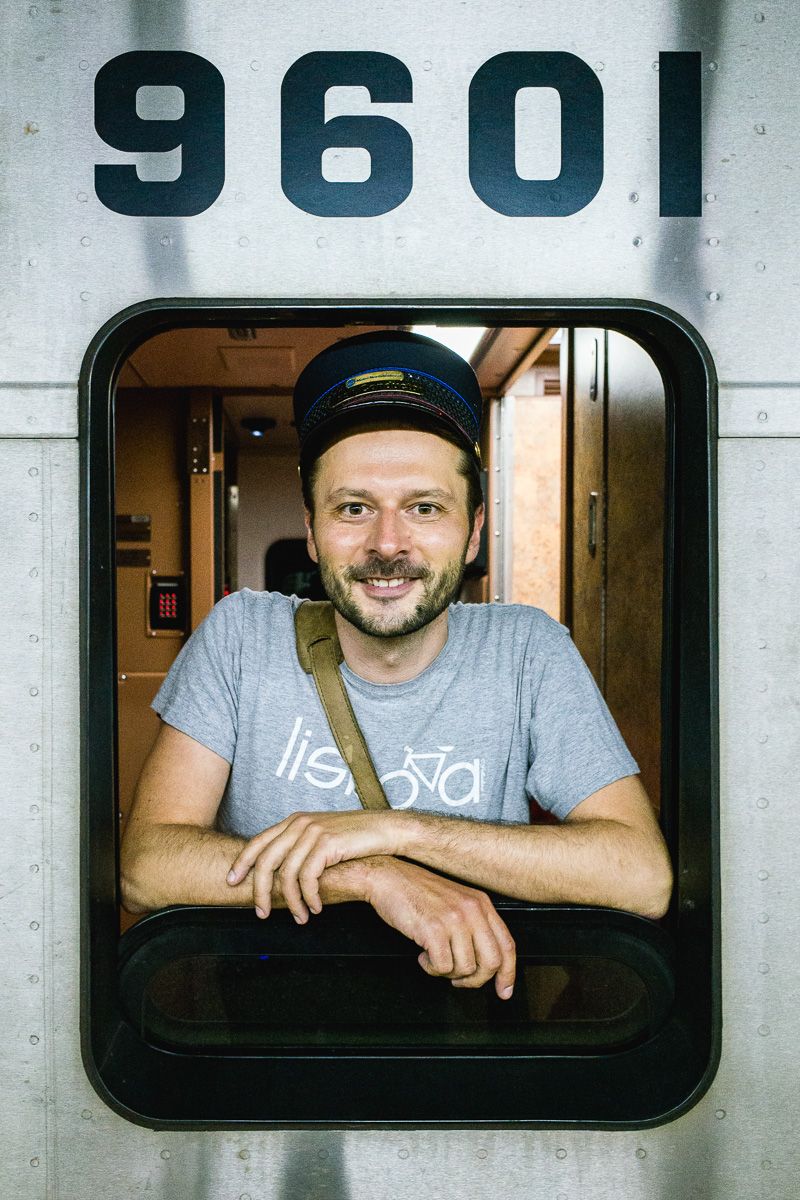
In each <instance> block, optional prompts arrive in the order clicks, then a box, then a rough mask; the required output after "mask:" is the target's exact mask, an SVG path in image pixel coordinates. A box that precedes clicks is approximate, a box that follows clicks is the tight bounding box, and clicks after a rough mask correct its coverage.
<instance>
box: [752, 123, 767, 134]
mask: <svg viewBox="0 0 800 1200" xmlns="http://www.w3.org/2000/svg"><path fill="white" fill-rule="evenodd" d="M753 128H754V129H755V131H756V133H766V132H767V127H766V125H761V124H760V123H759V124H758V125H754V126H753Z"/></svg>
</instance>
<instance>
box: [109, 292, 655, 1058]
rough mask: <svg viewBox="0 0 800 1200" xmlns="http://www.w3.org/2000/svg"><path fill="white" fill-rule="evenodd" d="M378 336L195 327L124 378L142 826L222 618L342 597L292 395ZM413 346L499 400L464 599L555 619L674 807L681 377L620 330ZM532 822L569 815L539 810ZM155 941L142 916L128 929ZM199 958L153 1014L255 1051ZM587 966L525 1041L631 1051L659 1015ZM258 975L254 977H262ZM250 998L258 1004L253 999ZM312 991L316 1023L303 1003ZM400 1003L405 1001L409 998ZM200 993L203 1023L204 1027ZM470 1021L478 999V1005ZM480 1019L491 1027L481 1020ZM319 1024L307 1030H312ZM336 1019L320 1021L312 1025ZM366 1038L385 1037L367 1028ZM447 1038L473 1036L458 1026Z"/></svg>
mask: <svg viewBox="0 0 800 1200" xmlns="http://www.w3.org/2000/svg"><path fill="white" fill-rule="evenodd" d="M232 317H233V314H232ZM368 328H376V327H375V326H364V325H359V326H353V325H342V326H340V327H332V326H330V325H324V326H323V325H318V326H305V327H300V326H278V325H275V324H264V325H260V326H256V325H239V324H231V325H230V326H229V327H227V328H226V327H219V326H216V325H215V326H198V327H193V328H176V329H172V330H169V331H167V332H161V333H158V334H157V335H155V336H153V337H151V338H150V339H149V340H148V341H145V342H144V343H142V344H141V345H139V346H137V348H136V349H134V350H133V351H132V352H131V353H130V355H129V357H128V358H127V360H126V361H125V363H124V365H123V366H122V369H121V371H120V374H119V377H118V380H117V385H116V396H115V513H116V596H117V703H118V747H117V763H118V770H117V788H118V809H119V818H120V821H121V822H124V820H125V815H126V813H127V811H128V808H129V806H130V803H131V799H132V796H133V793H134V789H135V785H136V780H137V778H138V774H139V771H140V769H141V766H142V763H143V761H144V759H145V757H146V755H147V753H148V751H149V749H150V746H151V745H152V743H153V740H154V738H155V736H156V733H157V729H158V723H159V719H158V718H157V717H156V715H155V714H154V713H153V711H152V710H151V709H150V707H149V706H150V701H151V700H152V698H153V696H154V695H155V693H156V691H157V689H158V687H159V685H160V683H161V681H162V680H163V679H164V677H165V675H166V672H167V671H168V670H169V667H170V665H171V663H172V662H173V660H174V659H175V657H176V655H177V653H178V651H179V650H180V648H181V646H182V645H183V644H184V642H185V641H186V639H187V638H188V636H189V635H190V633H191V632H192V630H193V629H195V628H196V627H197V626H198V625H199V623H200V622H201V621H202V620H203V618H204V616H205V615H206V613H207V612H208V611H209V610H210V608H211V607H212V606H213V605H214V603H215V602H216V601H217V600H219V599H220V598H221V597H222V596H223V595H225V594H227V593H229V592H232V591H235V590H237V589H239V588H244V587H247V588H252V589H256V590H262V589H266V590H277V591H281V592H284V593H287V594H292V593H295V594H297V595H299V596H309V597H315V596H318V595H319V594H320V593H319V581H318V578H317V574H316V571H315V569H314V564H313V563H312V562H311V560H310V559H309V558H308V554H307V551H306V547H305V528H304V521H303V509H302V500H301V494H300V486H299V480H298V475H297V465H296V460H297V440H296V433H295V430H294V428H293V422H292V407H291V393H292V387H293V383H294V380H295V379H296V377H297V375H298V373H299V372H300V371H301V370H302V368H303V367H304V366H305V364H306V363H307V362H308V361H309V360H310V359H311V358H312V357H313V356H314V355H315V354H316V353H318V352H319V351H320V350H322V349H323V348H324V347H325V346H326V345H328V344H330V343H331V342H332V341H333V340H335V339H337V338H344V337H347V336H350V335H352V334H354V333H357V332H363V331H365V330H366V329H368ZM405 328H408V326H405ZM413 328H415V329H418V330H419V331H420V332H424V333H427V334H429V335H430V336H432V337H437V338H439V339H440V340H442V341H444V342H445V343H446V344H448V345H451V346H452V347H453V348H454V349H456V350H457V351H459V352H460V353H462V354H463V355H464V357H466V358H468V359H469V360H470V361H471V363H472V365H473V367H474V369H475V371H476V373H477V376H478V379H479V382H480V385H481V388H482V392H483V395H484V399H485V421H484V432H483V444H482V459H483V465H484V492H485V500H486V506H487V521H486V527H485V537H484V544H483V546H482V549H481V553H480V555H479V557H478V560H477V561H476V563H475V564H473V567H472V568H471V569H470V570H469V571H468V574H467V576H466V577H465V580H464V584H463V590H462V597H461V598H462V600H464V601H465V602H489V603H495V602H499V603H524V604H531V605H536V606H538V607H540V608H542V609H544V610H545V611H546V612H547V613H548V614H550V615H551V616H552V617H554V618H555V619H556V620H559V621H561V622H562V623H563V624H565V625H566V626H567V627H568V628H569V629H570V631H571V634H572V636H573V638H574V640H575V642H576V644H577V646H578V648H579V650H580V651H581V653H582V655H583V657H584V658H585V660H586V661H587V663H588V665H589V667H590V669H591V670H592V672H593V674H594V677H595V679H596V681H597V684H598V686H599V687H600V689H601V691H602V692H603V694H604V696H605V698H606V700H607V703H608V705H609V707H610V709H611V711H612V713H613V715H614V717H615V719H616V721H617V723H618V725H619V727H620V729H621V731H622V733H623V736H624V737H625V739H626V741H627V743H628V745H629V747H630V749H631V751H632V753H633V755H634V757H635V758H636V759H637V761H638V763H639V765H640V767H641V772H642V777H643V781H644V784H645V786H646V788H647V791H648V794H649V796H650V798H651V800H652V803H653V805H654V806H655V808H656V809H659V807H660V805H661V802H662V798H661V781H662V769H661V761H662V746H661V740H662V731H661V724H662V723H661V711H662V709H661V705H662V678H661V676H662V628H663V598H662V593H663V579H664V545H665V480H666V477H667V470H666V462H667V409H666V400H665V388H664V383H663V381H662V377H661V374H660V372H659V370H658V369H657V367H656V365H655V363H654V362H653V360H652V359H651V358H650V356H649V355H648V354H647V353H646V352H645V351H644V350H643V349H642V348H641V347H640V346H639V345H638V344H637V343H636V342H634V341H633V340H632V339H631V338H629V337H627V336H625V335H623V334H621V333H618V332H615V331H612V330H607V329H601V328H570V329H556V328H541V327H532V326H528V327H522V326H519V325H513V326H511V325H509V326H497V327H492V328H473V327H467V326H466V325H458V324H453V325H447V326H444V325H442V326H438V327H436V326H426V325H420V326H413ZM531 819H532V820H534V821H537V820H546V819H547V815H546V814H544V813H542V812H541V810H538V808H537V806H536V804H535V802H532V806H531ZM134 923H135V922H134V918H132V917H130V916H129V915H128V914H125V913H124V912H123V913H121V927H122V930H123V932H124V931H125V930H128V929H129V927H130V926H131V925H133V924H134ZM128 936H130V935H128ZM182 961H183V963H184V965H183V966H182V967H180V969H179V968H178V967H176V966H175V965H174V963H173V964H172V965H171V966H168V967H164V969H163V970H161V974H160V975H158V976H157V977H154V979H155V982H154V983H153V986H152V987H151V989H150V992H149V994H148V997H147V1005H148V1012H149V1013H150V1015H151V1016H152V1013H153V1012H155V1011H156V1010H158V1011H159V1012H160V1018H159V1019H160V1020H162V1019H163V1020H162V1023H163V1021H166V1022H167V1024H168V1025H169V1033H168V1034H167V1033H165V1034H163V1037H164V1038H165V1039H166V1041H167V1042H168V1043H169V1044H170V1045H173V1044H179V1043H180V1044H183V1043H182V1041H181V1039H182V1038H183V1039H184V1041H185V1036H186V1035H185V1030H186V1029H187V1028H191V1030H192V1031H193V1032H192V1035H191V1037H192V1038H194V1039H195V1042H196V1039H197V1037H198V1034H197V1029H198V1028H199V1027H200V1026H201V1025H202V1027H203V1029H204V1030H205V1033H204V1034H203V1037H206V1038H207V1039H210V1040H211V1042H212V1043H214V1044H215V1045H216V1044H219V1043H220V1041H221V1040H222V1041H224V1040H225V1039H226V1038H231V1037H233V1038H234V1040H235V1035H232V1034H231V1033H230V1026H231V1020H232V1018H231V1017H230V1005H228V1006H227V1008H226V1010H225V1011H226V1014H227V1015H226V1017H225V1020H224V1021H222V1024H224V1025H225V1029H226V1030H227V1031H228V1032H227V1033H224V1034H221V1033H220V1032H219V1029H220V1028H221V1025H220V1021H221V1018H220V1019H217V1018H216V1017H214V1011H215V1010H214V1005H213V1003H212V1002H211V1001H210V1000H209V998H208V997H209V996H211V995H213V994H215V988H216V987H217V986H218V985H217V983H215V982H214V980H213V979H211V977H210V976H208V965H207V963H208V960H207V959H206V960H204V961H205V963H206V965H205V966H201V965H198V964H199V962H200V960H199V959H198V960H197V963H196V964H195V967H194V968H193V973H192V974H191V979H189V976H187V974H186V967H185V963H186V962H187V961H188V960H187V959H183V960H182ZM577 961H578V960H575V963H573V964H572V966H570V965H565V964H564V963H563V962H559V961H558V960H557V959H554V958H553V957H552V956H551V959H550V961H539V962H537V963H533V961H532V963H531V966H530V975H529V986H528V988H527V994H526V999H525V1005H526V1007H525V1011H524V1013H523V1014H522V1016H520V1013H519V1012H518V1013H517V1016H516V1018H515V1019H516V1021H517V1025H515V1026H514V1029H516V1033H515V1034H514V1036H515V1037H519V1036H520V1035H519V1028H518V1026H519V1022H520V1020H525V1021H529V1022H530V1023H531V1025H532V1026H536V1027H537V1028H538V1030H539V1035H540V1038H544V1039H545V1040H546V1039H547V1036H551V1035H552V1028H553V1025H552V1023H553V1022H556V1023H557V1022H558V1021H559V1020H560V1021H561V1022H562V1025H563V1024H564V1022H566V1025H565V1026H564V1028H566V1026H568V1027H569V1029H570V1030H572V1033H571V1035H570V1036H572V1037H573V1038H574V1037H577V1036H578V1034H576V1032H575V1030H576V1029H577V1028H578V1027H580V1029H582V1030H583V1034H582V1035H580V1036H583V1037H584V1038H588V1039H589V1043H592V1040H593V1039H597V1038H598V1037H599V1038H600V1040H601V1041H602V1036H603V1035H602V1033H598V1032H597V1031H598V1030H601V1031H602V1029H603V1028H605V1027H607V1033H608V1035H609V1036H610V1035H611V1030H612V1027H613V1029H615V1030H616V1031H617V1033H616V1034H613V1037H616V1036H617V1034H619V1036H620V1037H622V1038H623V1040H624V1036H627V1035H625V1034H624V1030H626V1029H627V1030H628V1031H629V1030H630V1028H632V1026H631V1025H630V1021H631V1020H632V1019H633V1018H632V1016H631V1014H632V1013H633V1012H634V1011H635V1010H636V1009H637V1005H639V1006H640V1005H641V996H640V995H639V992H638V991H637V989H636V986H634V984H633V983H631V982H630V980H628V979H627V977H625V978H623V975H621V974H620V971H621V968H620V969H619V970H618V971H617V973H616V974H615V973H614V971H613V970H610V969H609V966H608V963H606V965H605V967H604V968H603V969H602V970H599V969H598V962H599V960H597V959H593V960H592V962H590V960H589V959H585V960H581V961H582V962H583V967H582V968H579V966H578V965H576V963H577ZM242 963H243V964H244V958H242ZM592 963H593V964H594V965H592ZM587 964H588V965H587ZM351 965H352V964H351ZM298 969H299V968H298V966H297V962H296V961H295V966H294V968H293V970H294V971H295V972H297V970H298ZM309 969H311V968H310V967H309ZM314 969H315V970H318V968H314ZM581 971H582V972H583V973H582V974H581ZM203 972H206V974H203ZM242 972H243V974H242V976H241V980H242V981H244V980H245V977H246V975H247V969H246V964H244V965H243V966H242ZM212 974H213V973H212ZM349 974H350V977H351V978H352V971H350V972H349ZM297 978H298V979H299V976H297ZM385 982H386V981H385ZM428 982H429V981H428ZM253 986H255V984H254V985H253ZM393 986H394V985H393ZM415 986H416V985H415ZM387 987H388V983H387ZM242 989H243V990H240V992H239V996H240V997H241V996H242V995H246V994H247V986H246V983H245V982H242ZM312 990H313V989H312ZM290 992H291V1004H293V1005H296V1001H297V994H298V991H297V989H296V988H292V989H290ZM379 992H380V994H381V995H383V996H384V999H385V996H386V995H388V994H389V992H391V988H389V989H388V991H387V989H386V988H383V987H382V988H380V989H379ZM190 993H191V995H192V996H193V997H194V1000H193V1001H192V1003H194V1004H195V1005H197V1004H199V1005H200V1008H199V1009H197V1008H195V1009H193V1010H192V1013H191V1021H190V1020H189V1016H188V1015H187V1009H186V1006H187V1004H188V1003H189V1001H188V1000H187V996H188V995H189V994H190ZM201 995H202V996H203V997H204V999H203V1000H202V1002H201V1001H200V1000H198V997H199V996H201ZM285 1001H286V1005H287V1006H288V1005H289V1004H290V999H289V993H287V995H286V997H285ZM448 1003H449V1001H448ZM459 1003H462V1004H464V1005H466V1006H467V1008H468V1007H469V1005H470V1004H472V1005H473V1006H474V1004H475V1001H474V998H473V997H468V996H467V993H465V992H463V991H462V992H461V993H460V998H459ZM209 1004H210V1005H211V1007H210V1008H208V1005H209ZM420 1004H423V1005H424V998H423V999H422V1000H420ZM204 1006H205V1007H204ZM282 1007H283V1006H282V1005H281V1004H279V1005H278V1008H282ZM223 1008H225V1005H223ZM467 1008H464V1009H462V1010H459V1011H461V1012H462V1015H463V1014H464V1013H467ZM345 1009H346V1005H344V1006H342V1005H340V1006H339V1011H344V1010H345ZM378 1009H380V1013H379V1014H378ZM273 1011H275V1010H273ZM328 1011H329V1012H330V1011H331V1010H330V1009H329V1010H328ZM392 1011H393V1007H392V1005H391V1004H390V1003H389V1004H386V1003H385V1004H384V1005H383V1007H382V1008H381V1007H380V1005H378V1006H377V1008H376V1015H375V1021H376V1022H378V1024H380V1025H381V1028H383V1026H385V1025H386V1023H387V1022H389V1023H391V1021H392V1020H394V1030H395V1033H394V1036H395V1037H397V1036H400V1035H399V1034H398V1032H397V1031H398V1029H399V1028H400V1025H399V1024H398V1018H397V1014H395V1017H394V1018H392V1017H391V1016H390V1015H388V1014H391V1012H392ZM484 1015H485V1014H484ZM251 1017H252V1013H251V1014H250V1017H247V1019H245V1018H244V1017H242V1021H243V1022H244V1024H245V1025H247V1033H246V1036H245V1037H244V1041H245V1042H246V1043H247V1044H248V1045H249V1044H250V1042H253V1043H254V1044H259V1045H260V1044H262V1043H263V1040H264V1039H266V1043H267V1044H270V1045H272V1044H273V1043H274V1039H275V1038H279V1030H278V1029H277V1026H276V1025H275V1024H274V1023H273V1025H272V1026H270V1028H269V1030H266V1029H265V1027H263V1026H262V1027H260V1031H259V1030H257V1031H256V1032H254V1030H253V1023H252V1020H251ZM167 1018H169V1020H167ZM464 1019H465V1020H467V1019H468V1021H469V1022H471V1028H473V1031H474V1029H475V1028H477V1026H476V1021H477V1017H476V1016H475V1014H474V1013H472V1015H471V1016H470V1015H469V1014H468V1013H467V1016H465V1017H464ZM481 1019H483V1016H482V1017H481ZM498 1019H499V1018H498ZM505 1019H507V1020H511V1018H510V1017H508V1018H505ZM299 1020H300V1017H299V1016H297V1013H296V1012H295V1014H294V1022H295V1025H296V1024H297V1022H298V1021H299ZM314 1020H315V1018H314V1017H313V1014H312V1015H311V1016H309V1017H308V1022H309V1028H310V1027H311V1026H312V1025H313V1024H314ZM360 1020H361V1032H362V1036H363V1037H369V1036H370V1034H369V1032H368V1029H367V1027H368V1026H369V1021H366V1022H365V1020H364V1017H363V1012H362V1014H361V1017H360ZM442 1020H444V1021H445V1024H447V1022H448V1021H449V1022H450V1024H451V1025H452V1020H453V1018H452V1012H451V1014H450V1016H449V1017H447V1018H446V1019H445V1018H442ZM215 1021H216V1024H215ZM548 1022H549V1023H548ZM456 1023H457V1022H456ZM634 1023H635V1022H634ZM376 1027H377V1026H376ZM369 1028H372V1026H369ZM509 1028H511V1027H510V1026H509ZM315 1029H316V1032H315V1033H314V1035H313V1037H317V1038H318V1037H322V1036H323V1033H324V1036H325V1038H327V1041H328V1043H330V1042H331V1039H333V1041H334V1042H335V1040H336V1037H337V1036H338V1035H337V1033H336V1030H335V1029H333V1028H332V1027H331V1025H330V1020H329V1022H328V1025H327V1026H326V1027H325V1030H324V1031H322V1032H320V1029H319V1028H318V1027H316V1026H315ZM548 1029H550V1030H551V1034H547V1030H548ZM181 1030H183V1031H184V1032H183V1033H181ZM214 1030H216V1032H214ZM587 1031H588V1032H587ZM620 1031H623V1032H620ZM351 1033H352V1031H351ZM373 1033H374V1030H373ZM439 1035H440V1037H441V1036H443V1035H442V1034H441V1023H440V1027H439ZM309 1036H311V1035H309ZM341 1036H342V1037H344V1036H345V1034H344V1033H342V1034H341ZM376 1036H377V1035H376ZM409 1036H411V1034H409ZM508 1036H511V1034H508ZM297 1037H298V1035H297V1032H296V1029H295V1032H294V1033H293V1034H292V1038H294V1039H295V1041H296V1040H297ZM613 1037H612V1040H613ZM248 1038H249V1039H250V1042H248V1041H247V1039H248ZM259 1038H260V1039H262V1040H261V1041H259ZM170 1039H171V1040H170ZM271 1039H272V1040H271ZM190 1040H191V1039H190ZM290 1040H291V1039H290ZM312 1040H313V1038H312ZM345 1040H346V1039H345ZM557 1040H558V1039H557V1038H556V1042H557ZM201 1041H202V1038H201ZM587 1044H588V1043H587Z"/></svg>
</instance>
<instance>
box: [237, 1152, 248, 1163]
mask: <svg viewBox="0 0 800 1200" xmlns="http://www.w3.org/2000/svg"><path fill="white" fill-rule="evenodd" d="M249 1157H250V1151H249V1150H240V1151H239V1158H241V1159H243V1160H244V1161H245V1162H247V1160H248V1158H249Z"/></svg>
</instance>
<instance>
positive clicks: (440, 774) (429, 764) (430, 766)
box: [381, 746, 483, 809]
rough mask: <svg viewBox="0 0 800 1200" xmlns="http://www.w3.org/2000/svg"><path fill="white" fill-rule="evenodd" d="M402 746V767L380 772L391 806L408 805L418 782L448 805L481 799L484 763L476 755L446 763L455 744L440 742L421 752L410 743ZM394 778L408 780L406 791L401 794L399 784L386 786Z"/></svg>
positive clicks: (417, 793) (397, 807) (417, 791)
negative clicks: (441, 744) (384, 772)
mask: <svg viewBox="0 0 800 1200" xmlns="http://www.w3.org/2000/svg"><path fill="white" fill-rule="evenodd" d="M404 749H405V758H404V759H403V765H402V767H400V768H399V769H398V770H396V771H389V772H387V774H385V775H382V776H381V783H382V784H383V787H384V791H385V792H386V796H387V799H388V800H389V803H390V804H391V806H392V808H395V809H402V808H411V807H412V806H413V805H414V804H415V803H416V801H417V799H418V797H419V794H420V786H422V787H424V788H426V789H427V790H428V791H429V792H430V793H431V795H434V796H436V795H438V797H439V799H440V800H441V801H442V803H443V804H447V805H449V806H450V807H451V808H460V807H461V806H462V805H464V804H479V803H480V800H481V782H482V774H483V771H482V767H483V764H482V762H481V760H480V759H479V758H474V759H472V760H471V761H462V762H454V763H450V765H449V766H445V763H446V762H447V756H448V754H450V753H451V752H452V751H453V750H454V749H455V747H454V746H439V747H438V748H437V749H436V750H435V751H424V752H423V751H416V752H415V751H414V750H413V749H412V747H411V746H405V747H404ZM395 780H402V781H403V782H404V783H407V784H408V794H407V795H403V794H402V788H394V787H393V788H389V787H387V785H388V784H389V783H391V782H393V781H395ZM465 786H466V791H464V788H465ZM398 792H400V795H399V796H398V795H397V793H398Z"/></svg>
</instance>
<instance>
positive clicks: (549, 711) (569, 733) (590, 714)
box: [527, 631, 639, 821]
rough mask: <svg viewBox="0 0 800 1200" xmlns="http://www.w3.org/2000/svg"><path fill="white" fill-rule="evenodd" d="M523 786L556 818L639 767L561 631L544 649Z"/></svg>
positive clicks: (632, 773) (564, 633)
mask: <svg viewBox="0 0 800 1200" xmlns="http://www.w3.org/2000/svg"><path fill="white" fill-rule="evenodd" d="M530 738H531V766H530V769H529V771H528V779H527V791H528V794H529V795H530V796H532V797H533V798H534V799H535V800H536V801H537V803H538V804H539V805H540V806H541V807H542V808H543V809H546V810H548V811H549V812H552V813H553V815H554V816H556V817H558V818H559V820H562V821H563V820H564V818H565V817H566V816H568V815H569V813H570V812H571V811H572V809H573V808H575V806H576V805H578V804H580V802H581V801H582V800H585V799H586V797H587V796H591V795H592V793H593V792H596V791H598V790H599V789H600V788H602V787H605V786H606V784H609V783H614V782H615V780H617V779H623V778H624V777H625V776H626V775H636V774H638V772H639V767H638V766H637V763H636V760H635V759H634V758H633V756H632V755H631V753H630V752H629V750H628V748H627V746H626V745H625V742H624V741H623V740H622V735H621V734H620V732H619V730H618V729H617V726H616V723H615V721H614V718H613V717H612V716H611V713H610V712H609V711H608V706H607V705H606V702H605V700H604V699H603V697H602V695H601V694H600V690H599V688H598V687H597V684H596V683H595V681H594V678H593V676H592V673H591V671H590V670H589V668H588V667H587V665H586V663H585V662H584V661H583V659H582V658H581V655H580V653H579V651H578V648H577V647H576V645H575V643H574V642H573V641H572V638H571V637H570V636H569V634H568V633H566V631H564V632H563V633H559V634H558V635H557V636H556V639H555V641H554V643H553V646H552V649H551V651H550V653H549V654H548V656H547V658H546V661H545V664H544V668H543V671H542V674H541V677H540V680H539V683H538V688H537V690H536V695H535V697H534V702H533V718H532V721H531V730H530Z"/></svg>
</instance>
